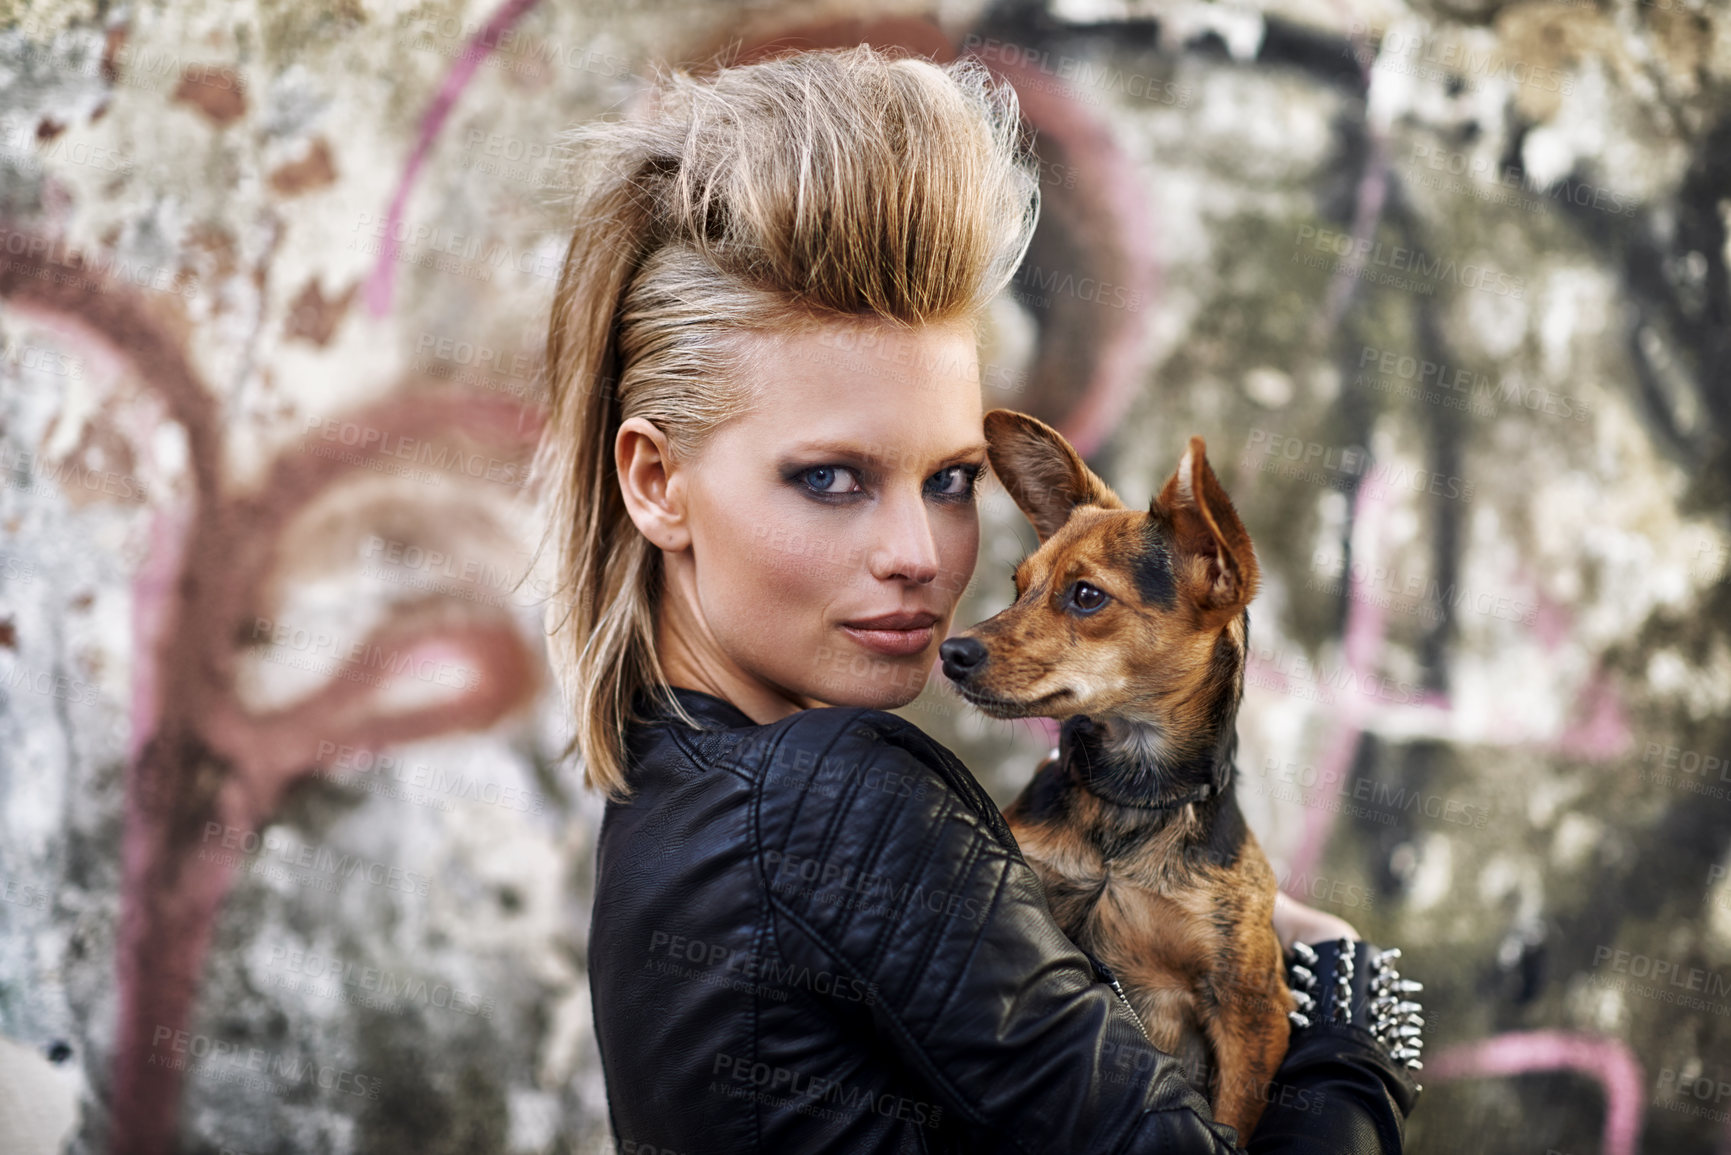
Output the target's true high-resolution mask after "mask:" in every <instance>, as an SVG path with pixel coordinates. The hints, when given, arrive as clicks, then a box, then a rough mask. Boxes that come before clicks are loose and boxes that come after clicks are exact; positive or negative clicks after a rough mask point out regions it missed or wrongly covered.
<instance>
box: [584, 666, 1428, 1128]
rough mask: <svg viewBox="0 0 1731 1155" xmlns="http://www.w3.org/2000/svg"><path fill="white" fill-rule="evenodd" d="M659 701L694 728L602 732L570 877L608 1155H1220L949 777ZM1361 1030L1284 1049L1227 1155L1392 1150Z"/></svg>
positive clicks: (877, 749)
mask: <svg viewBox="0 0 1731 1155" xmlns="http://www.w3.org/2000/svg"><path fill="white" fill-rule="evenodd" d="M674 692H675V693H676V694H677V695H678V696H679V698H680V700H681V701H682V702H683V703H684V705H685V706H686V708H687V709H688V710H689V711H690V712H691V713H692V715H693V716H694V717H695V718H697V719H698V720H699V721H700V722H701V723H702V724H703V727H704V728H703V729H701V730H693V729H691V728H690V727H687V726H684V725H681V724H679V723H678V722H677V721H676V720H673V719H670V718H667V717H666V716H665V714H661V715H658V716H657V718H656V719H655V720H653V721H651V722H648V723H643V724H637V725H633V726H632V727H631V728H630V730H629V731H628V733H627V735H626V737H627V747H628V759H629V761H628V782H629V784H630V786H631V787H632V789H633V791H634V793H633V796H632V798H631V800H630V801H629V802H627V803H624V804H619V803H612V802H610V803H608V805H607V808H606V817H605V819H604V821H603V824H602V828H601V839H600V845H599V848H598V851H597V879H596V890H595V905H594V914H593V918H592V922H591V926H590V937H589V968H590V970H589V978H590V989H591V993H592V995H593V1000H594V1014H595V1028H596V1036H597V1040H598V1042H599V1044H600V1050H601V1058H602V1066H603V1070H604V1072H605V1076H606V1083H607V1102H608V1109H609V1114H610V1117H611V1122H612V1125H613V1131H614V1137H615V1141H616V1143H617V1144H618V1150H619V1151H620V1152H622V1153H624V1155H674V1153H676V1155H697V1153H703V1152H773V1153H776V1155H782V1153H791V1155H801V1153H804V1152H818V1151H836V1152H936V1151H944V1152H952V1151H953V1152H960V1151H1016V1152H1028V1153H1046V1152H1062V1153H1065V1155H1070V1153H1083V1152H1086V1153H1090V1155H1092V1153H1096V1152H1097V1153H1099V1155H1108V1153H1113V1152H1148V1151H1158V1152H1174V1153H1175V1152H1221V1153H1223V1152H1227V1151H1231V1150H1234V1149H1235V1145H1236V1143H1237V1141H1238V1138H1239V1137H1238V1136H1237V1135H1236V1134H1235V1133H1234V1131H1233V1130H1232V1128H1230V1127H1227V1126H1225V1125H1223V1124H1219V1123H1216V1122H1214V1121H1213V1120H1212V1119H1211V1118H1210V1115H1209V1109H1208V1103H1207V1101H1206V1100H1205V1099H1204V1098H1203V1097H1201V1096H1200V1095H1198V1094H1197V1093H1196V1092H1194V1091H1192V1090H1191V1089H1190V1088H1189V1087H1188V1085H1187V1084H1186V1083H1185V1082H1184V1080H1183V1078H1182V1077H1181V1074H1180V1070H1179V1061H1178V1060H1177V1059H1175V1058H1173V1057H1172V1056H1170V1055H1167V1054H1165V1053H1163V1052H1160V1051H1158V1050H1155V1049H1154V1048H1153V1046H1152V1045H1151V1044H1150V1043H1149V1042H1148V1040H1147V1036H1146V1035H1145V1034H1144V1033H1143V1031H1142V1028H1141V1024H1140V1023H1139V1022H1138V1021H1137V1019H1136V1017H1135V1015H1134V1014H1133V1013H1132V1012H1131V1010H1130V1009H1129V1006H1128V1005H1127V1004H1126V1003H1125V1002H1123V1001H1122V999H1121V997H1120V996H1119V995H1118V994H1117V993H1115V991H1114V989H1113V987H1111V986H1109V985H1107V983H1105V982H1102V981H1100V973H1099V972H1098V971H1096V970H1095V969H1094V967H1093V965H1092V963H1091V960H1090V958H1089V957H1088V956H1086V955H1085V954H1084V953H1083V952H1082V950H1081V949H1079V948H1078V947H1077V946H1076V945H1075V944H1074V943H1072V942H1071V941H1070V940H1069V939H1068V938H1066V937H1065V936H1064V934H1063V933H1062V932H1061V931H1060V930H1059V929H1058V926H1057V924H1056V923H1055V922H1054V921H1053V920H1052V916H1051V913H1050V912H1049V910H1048V909H1047V906H1046V902H1045V897H1044V895H1043V893H1042V891H1041V889H1040V884H1039V882H1038V880H1037V879H1036V877H1035V875H1034V873H1033V871H1032V869H1031V868H1030V867H1029V866H1028V865H1027V864H1026V863H1025V862H1024V861H1023V860H1022V857H1021V854H1020V851H1019V850H1018V849H1017V847H1016V844H1015V841H1014V839H1013V838H1012V837H1011V835H1010V831H1009V828H1008V827H1007V826H1006V824H1005V823H1004V821H1003V817H1002V815H1001V814H1000V813H999V811H998V809H997V807H996V806H995V805H994V804H993V803H992V801H991V798H990V797H989V796H988V795H987V794H986V792H985V791H984V789H982V788H981V786H980V785H979V783H978V782H976V781H975V780H974V778H973V776H972V775H971V774H969V773H968V771H967V769H966V768H965V767H964V766H963V765H962V764H961V763H960V762H959V761H958V760H957V759H956V757H955V756H954V755H953V754H951V753H950V752H949V751H948V750H946V749H945V748H944V747H943V746H941V745H939V744H938V743H937V742H935V741H933V740H932V739H931V738H930V737H928V736H927V735H926V734H925V733H923V732H922V731H921V730H920V729H919V728H918V727H916V726H915V725H913V724H912V723H910V722H908V721H906V720H905V719H902V718H900V717H898V716H897V715H894V714H890V713H888V712H885V711H881V710H869V709H855V708H846V707H832V708H824V709H815V710H805V711H801V712H799V713H796V714H794V715H791V716H789V717H787V718H784V719H782V720H780V721H778V722H775V723H772V724H770V725H761V726H760V725H756V724H754V723H753V722H752V721H751V719H750V718H749V717H747V716H746V715H745V714H744V713H742V712H741V711H740V710H738V709H737V708H735V707H734V706H733V705H732V704H730V703H728V702H726V701H724V700H722V699H720V698H717V697H714V696H713V695H710V694H706V693H702V692H699V691H696V690H688V689H676V690H675V691H674ZM638 704H639V708H640V709H642V710H644V711H646V712H647V711H650V710H653V709H654V707H653V705H652V704H651V702H650V699H649V698H648V697H647V696H644V697H640V698H639V699H638ZM1324 949H1325V948H1323V947H1319V948H1318V950H1319V952H1321V951H1323V950H1324ZM1368 953H1369V952H1368V951H1367V950H1359V951H1358V952H1357V954H1358V958H1359V959H1360V960H1361V961H1360V964H1359V970H1358V973H1357V975H1356V980H1355V981H1356V984H1357V988H1358V990H1359V991H1361V992H1362V991H1363V990H1364V985H1363V984H1364V964H1363V962H1362V960H1363V959H1364V958H1365V956H1366V955H1368ZM1327 965H1329V960H1328V958H1327V957H1325V958H1324V959H1323V960H1322V962H1321V963H1320V964H1319V966H1327ZM1360 1002H1361V1003H1362V1000H1360ZM1362 1022H1363V1019H1362V1011H1360V1013H1359V1018H1358V1020H1357V1023H1327V1022H1320V1021H1319V1022H1317V1023H1316V1024H1315V1025H1314V1026H1311V1027H1309V1028H1306V1029H1300V1030H1295V1031H1294V1032H1293V1041H1292V1044H1291V1046H1290V1048H1289V1050H1288V1053H1287V1057H1286V1060H1285V1062H1284V1063H1283V1064H1282V1065H1281V1067H1280V1069H1279V1071H1278V1072H1277V1073H1276V1076H1275V1079H1274V1081H1273V1082H1272V1084H1271V1085H1270V1086H1269V1088H1268V1089H1267V1094H1266V1095H1265V1099H1266V1100H1267V1102H1268V1104H1269V1105H1268V1107H1267V1108H1266V1110H1265V1112H1264V1114H1263V1117H1262V1121H1261V1122H1260V1123H1259V1124H1258V1126H1257V1128H1256V1132H1255V1134H1254V1135H1253V1136H1252V1137H1251V1141H1250V1144H1249V1150H1251V1151H1253V1152H1262V1151H1304V1152H1331V1153H1336V1152H1344V1153H1365V1155H1369V1153H1373V1152H1392V1151H1399V1150H1400V1149H1401V1144H1402V1142H1403V1129H1404V1120H1405V1117H1406V1115H1407V1113H1408V1112H1410V1111H1411V1109H1412V1104H1413V1100H1414V1098H1415V1096H1416V1094H1417V1086H1416V1084H1415V1083H1414V1082H1413V1079H1412V1076H1411V1075H1410V1074H1408V1073H1407V1071H1406V1070H1405V1069H1404V1067H1403V1066H1402V1065H1400V1064H1397V1063H1395V1062H1394V1061H1393V1060H1391V1059H1390V1057H1389V1056H1388V1054H1387V1052H1385V1051H1384V1050H1383V1049H1382V1048H1381V1047H1380V1046H1379V1045H1378V1044H1377V1043H1376V1042H1375V1040H1374V1039H1373V1038H1372V1036H1371V1035H1370V1033H1369V1032H1368V1031H1367V1030H1366V1029H1365V1028H1364V1026H1362V1025H1358V1024H1361V1023H1362Z"/></svg>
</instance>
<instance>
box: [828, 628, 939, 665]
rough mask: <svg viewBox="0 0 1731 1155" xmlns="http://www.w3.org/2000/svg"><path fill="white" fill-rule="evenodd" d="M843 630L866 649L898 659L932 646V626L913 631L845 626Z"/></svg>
mask: <svg viewBox="0 0 1731 1155" xmlns="http://www.w3.org/2000/svg"><path fill="white" fill-rule="evenodd" d="M842 629H844V630H846V631H847V632H848V634H849V635H851V636H852V637H853V639H854V641H856V642H858V643H859V644H860V645H862V646H864V647H866V649H868V650H876V651H877V652H878V653H880V654H887V655H889V656H891V657H896V658H905V657H907V656H908V655H909V654H917V653H919V652H920V651H921V650H923V649H925V648H926V647H927V646H929V645H931V644H932V627H931V626H919V627H918V628H916V629H911V630H868V629H864V628H862V627H860V626H843V627H842Z"/></svg>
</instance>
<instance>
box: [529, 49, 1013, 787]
mask: <svg viewBox="0 0 1731 1155" xmlns="http://www.w3.org/2000/svg"><path fill="white" fill-rule="evenodd" d="M645 95H646V99H645V100H644V102H643V106H642V111H641V112H639V113H637V114H634V115H631V116H629V117H626V118H625V119H622V120H616V121H607V122H597V123H593V124H584V125H580V126H577V127H575V128H573V129H570V130H568V131H567V132H565V133H564V134H563V135H562V136H561V138H560V143H561V145H562V146H564V148H565V149H567V150H569V152H570V154H571V155H572V156H573V158H574V160H575V163H576V164H577V166H578V169H577V171H578V172H579V174H580V175H581V177H582V178H583V179H582V182H581V183H580V184H579V185H578V186H577V193H576V195H575V198H574V201H575V204H574V211H573V212H572V215H571V218H570V219H571V220H572V224H573V229H572V233H571V241H570V244H569V247H568V248H567V249H566V252H565V260H564V264H563V266H562V268H561V269H560V273H559V279H558V284H557V286H556V288H555V290H554V295H553V306H552V312H551V316H550V319H549V324H548V328H547V347H546V358H545V364H544V367H543V371H544V373H545V374H546V384H547V389H548V396H549V413H548V422H547V425H546V428H545V431H544V433H543V436H542V440H541V444H540V446H539V448H538V450H537V453H536V459H535V462H534V468H533V471H532V475H533V477H534V479H535V484H536V487H537V492H539V493H540V494H541V496H542V498H543V500H544V501H545V510H546V513H545V517H544V521H543V524H544V526H545V528H546V533H547V535H548V536H549V537H551V538H552V539H553V540H555V541H556V544H557V550H556V563H555V564H556V566H557V574H556V580H555V583H554V590H553V594H552V600H551V602H550V604H549V607H548V623H547V625H548V647H549V654H550V658H551V661H552V664H553V668H554V672H555V674H556V676H557V677H558V680H559V684H560V687H561V689H562V691H563V693H564V697H565V700H566V703H567V705H568V707H569V708H570V710H571V711H572V715H573V717H574V719H575V733H574V735H573V739H572V743H571V746H568V747H567V748H566V750H565V755H567V756H569V755H570V754H571V753H572V752H573V748H575V749H577V750H580V751H581V754H582V757H583V762H584V768H585V780H586V781H587V782H588V784H589V785H590V786H592V787H595V788H597V789H600V790H601V791H603V792H604V793H605V794H606V795H607V796H608V797H610V798H620V799H622V798H624V797H626V795H627V793H628V791H627V787H626V765H625V763H626V753H625V740H624V735H625V728H626V726H627V725H628V723H629V722H630V721H631V720H632V718H633V715H632V710H633V701H634V699H635V698H636V696H637V694H638V693H639V691H642V690H649V691H651V692H653V693H657V694H659V695H660V696H661V697H662V698H663V700H664V701H666V702H667V704H668V706H669V707H670V708H671V709H672V710H673V711H674V712H675V713H676V714H678V716H680V717H682V718H684V719H685V720H686V721H687V722H692V721H693V720H692V719H690V717H689V716H688V715H687V714H686V713H685V711H684V710H683V709H681V708H680V707H679V705H678V703H677V700H675V699H673V697H672V695H671V694H668V693H667V692H666V679H665V678H664V676H663V673H662V668H661V664H660V662H659V660H658V658H657V655H656V650H655V614H656V607H657V605H658V602H659V598H660V595H661V576H662V575H661V555H660V551H659V550H658V549H657V548H655V547H654V546H653V545H652V544H651V543H650V542H649V541H648V540H647V539H646V538H644V537H643V535H642V534H641V533H640V532H639V531H638V529H637V527H636V525H635V524H634V523H633V522H632V521H631V519H630V517H629V516H628V515H627V513H626V508H625V502H624V499H623V497H622V496H621V494H620V491H619V482H618V474H617V471H616V469H615V465H614V460H613V441H614V437H615V435H616V434H617V432H618V429H619V425H620V423H621V422H622V421H624V420H625V419H626V418H629V417H643V418H646V419H648V420H649V421H651V422H653V423H654V424H655V425H656V426H657V427H658V428H660V429H661V430H662V431H663V432H664V433H665V434H666V436H667V439H668V443H669V449H670V452H671V453H672V454H673V455H674V457H675V458H676V459H684V458H685V457H686V456H687V455H689V454H692V453H695V452H696V451H697V450H698V449H699V447H700V446H701V445H702V444H703V442H704V439H705V438H706V437H707V436H708V435H709V434H710V433H711V432H712V431H713V430H714V429H716V428H717V427H718V426H719V425H721V424H722V423H723V422H725V421H727V420H728V419H730V418H732V417H734V416H737V415H738V414H740V413H743V412H745V411H746V410H747V409H748V408H749V407H750V405H751V403H752V400H753V398H752V393H751V388H750V383H749V373H748V370H749V367H750V366H749V354H748V353H747V351H746V350H745V349H744V348H743V343H742V342H741V341H739V340H738V338H739V336H740V335H741V334H746V333H770V334H773V333H778V332H782V333H785V332H790V331H797V330H800V329H803V328H807V327H810V326H813V325H821V324H825V323H834V322H838V321H841V322H849V321H867V320H876V321H882V322H888V323H891V324H895V325H899V326H909V327H911V326H916V325H925V324H931V323H939V322H944V321H949V320H953V319H958V318H968V319H972V318H975V317H977V316H978V315H979V314H981V313H982V312H984V310H985V309H986V307H987V306H988V305H989V303H990V302H991V300H992V298H993V297H995V296H996V295H997V294H998V293H999V292H1001V291H1002V290H1003V288H1004V286H1005V285H1006V284H1007V283H1008V282H1009V280H1010V278H1011V277H1012V276H1013V275H1014V273H1015V270H1016V267H1017V266H1018V265H1019V264H1020V263H1021V260H1022V256H1023V254H1024V253H1025V252H1026V250H1027V247H1028V243H1029V241H1030V239H1031V238H1032V236H1033V231H1034V225H1035V222H1036V220H1037V219H1038V216H1039V209H1040V197H1039V181H1038V177H1037V170H1036V169H1035V167H1034V164H1035V162H1034V161H1033V159H1032V157H1031V155H1030V153H1029V150H1028V148H1027V145H1026V142H1025V138H1024V137H1023V134H1022V131H1021V124H1020V119H1019V109H1018V105H1017V101H1016V95H1015V91H1014V89H1012V88H1010V87H1009V85H1008V84H1005V83H1001V82H998V81H997V80H995V79H994V78H993V77H992V76H991V74H990V73H989V72H988V71H987V69H986V68H985V66H984V65H983V64H981V63H980V62H979V61H978V60H975V59H973V58H970V57H963V58H961V59H959V60H956V61H953V62H951V63H949V64H946V65H938V64H935V63H933V62H932V61H930V60H927V59H925V58H922V57H917V56H910V55H903V54H899V53H892V52H887V51H884V50H880V49H876V48H873V47H871V46H869V45H863V44H862V45H859V46H857V47H854V48H847V49H824V50H816V51H804V52H795V53H792V54H788V55H782V56H777V57H773V58H771V59H767V60H760V61H755V62H752V63H749V64H739V65H734V66H731V67H724V68H720V69H718V70H717V71H715V72H714V73H712V74H710V75H707V76H702V77H699V76H694V75H692V74H691V73H689V72H687V71H684V70H682V69H679V70H667V69H662V70H660V74H659V75H658V76H657V78H656V82H655V83H654V85H653V86H652V87H651V89H650V90H649V91H648V92H647V93H646V94H645ZM543 544H545V542H543ZM537 555H539V550H537Z"/></svg>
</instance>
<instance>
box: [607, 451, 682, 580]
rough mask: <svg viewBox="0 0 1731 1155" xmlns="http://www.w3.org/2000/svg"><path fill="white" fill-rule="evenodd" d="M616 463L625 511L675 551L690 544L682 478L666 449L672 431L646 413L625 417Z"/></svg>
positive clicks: (657, 542) (655, 539) (652, 537)
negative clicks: (663, 430)
mask: <svg viewBox="0 0 1731 1155" xmlns="http://www.w3.org/2000/svg"><path fill="white" fill-rule="evenodd" d="M613 464H614V466H615V467H616V468H617V469H618V471H619V491H620V493H621V494H623V495H624V498H625V510H626V512H627V513H629V514H630V515H631V520H632V521H633V522H634V523H636V525H637V529H638V531H639V532H641V533H642V534H643V536H644V537H646V538H648V539H649V541H650V543H651V544H653V545H656V546H659V547H660V548H661V549H664V550H667V551H668V552H670V553H677V552H679V551H680V550H682V549H685V548H686V547H687V546H689V545H690V544H691V530H690V528H689V527H688V526H687V524H686V521H685V502H684V500H683V491H682V486H681V485H680V484H679V481H680V480H681V479H680V478H678V477H677V476H676V472H677V468H676V464H675V462H674V461H673V457H672V454H670V453H669V452H668V449H667V435H666V434H665V433H663V432H662V431H661V430H660V429H659V428H658V427H657V426H656V425H655V424H654V423H653V422H651V421H649V420H647V419H645V418H642V417H628V418H626V419H625V420H624V421H622V422H620V424H619V432H618V433H617V434H615V435H614V438H613Z"/></svg>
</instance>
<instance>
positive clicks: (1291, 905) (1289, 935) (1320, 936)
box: [1274, 891, 1359, 953]
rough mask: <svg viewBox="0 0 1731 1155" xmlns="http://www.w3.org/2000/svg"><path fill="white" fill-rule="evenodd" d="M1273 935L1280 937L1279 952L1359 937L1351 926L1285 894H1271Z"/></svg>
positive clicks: (1342, 919)
mask: <svg viewBox="0 0 1731 1155" xmlns="http://www.w3.org/2000/svg"><path fill="white" fill-rule="evenodd" d="M1274 933H1275V934H1276V935H1277V936H1278V937H1279V938H1280V950H1281V952H1282V953H1286V952H1288V951H1290V950H1292V944H1293V943H1295V942H1303V943H1315V942H1324V941H1327V940H1329V939H1336V938H1358V937H1359V934H1358V932H1357V931H1356V930H1354V929H1352V924H1351V923H1349V922H1347V921H1346V920H1345V919H1344V918H1341V917H1340V916H1339V915H1333V914H1329V913H1328V912H1326V911H1321V910H1317V909H1316V908H1315V907H1313V906H1305V905H1304V904H1303V903H1302V902H1299V901H1298V900H1297V899H1295V898H1288V897H1287V896H1286V892H1285V891H1276V892H1275V894H1274Z"/></svg>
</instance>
